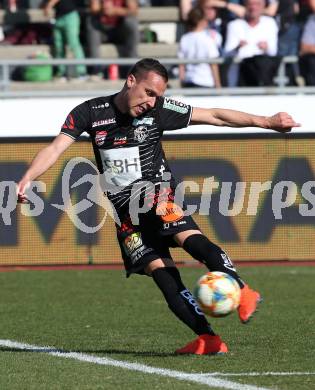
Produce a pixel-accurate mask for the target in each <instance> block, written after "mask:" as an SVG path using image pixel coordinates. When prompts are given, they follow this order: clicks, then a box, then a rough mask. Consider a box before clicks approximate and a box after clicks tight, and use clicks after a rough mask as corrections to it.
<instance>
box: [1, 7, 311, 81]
mask: <svg viewBox="0 0 315 390" xmlns="http://www.w3.org/2000/svg"><path fill="white" fill-rule="evenodd" d="M146 6H152V7H154V6H157V7H159V6H177V7H179V11H180V20H179V21H178V22H177V34H176V41H177V42H178V57H179V58H181V59H194V60H196V59H200V60H201V59H205V58H207V59H214V58H219V57H221V58H224V63H223V64H221V65H217V64H211V65H209V64H206V63H200V64H188V65H180V66H179V69H178V70H179V72H178V75H179V78H180V81H181V84H182V86H184V87H205V88H209V87H210V88H219V87H221V86H229V87H234V86H271V85H273V84H274V79H275V76H276V74H277V71H278V67H279V64H280V62H281V58H282V57H283V56H298V57H299V60H298V62H296V63H293V64H287V65H286V75H287V78H288V85H299V86H303V85H315V0H177V1H176V0H174V1H162V0H160V1H159V0H139V1H137V0H44V1H43V0H2V1H1V0H0V9H2V10H4V11H5V14H4V18H3V22H2V25H1V26H0V45H21V44H34V45H35V44H41V43H43V44H49V45H52V47H53V51H52V53H53V56H54V57H56V58H64V57H65V56H66V50H65V48H66V47H68V49H69V50H70V52H71V53H72V56H73V57H74V58H77V59H82V58H85V57H89V58H100V57H101V53H100V47H101V44H102V43H105V42H106V43H107V42H109V43H114V44H115V45H116V47H117V51H118V54H119V56H120V57H121V58H128V57H129V58H131V57H132V58H133V57H138V50H137V48H138V44H139V42H153V43H154V42H155V41H156V40H157V35H156V34H155V33H154V31H151V34H146V33H145V31H144V30H141V28H140V24H139V21H138V12H139V8H140V7H146ZM39 8H41V9H42V12H43V14H44V15H45V16H46V18H47V20H46V22H45V23H34V22H30V21H29V19H28V14H27V12H26V11H27V9H39ZM52 11H54V13H53V12H52ZM52 15H54V16H53V17H50V16H52ZM235 58H236V59H237V61H234V59H235ZM126 71H127V69H125V67H123V66H120V67H119V68H118V66H117V65H115V64H113V65H111V66H109V67H106V69H104V68H102V67H100V66H94V67H91V68H87V67H86V66H85V65H77V66H76V69H75V78H76V80H80V81H85V80H89V79H91V80H96V81H97V80H101V79H103V78H110V79H117V78H124V77H125V75H126ZM67 76H68V75H67V73H66V68H65V67H64V66H58V67H57V68H56V69H55V71H54V77H55V78H56V80H59V81H66V80H67ZM174 77H176V72H174Z"/></svg>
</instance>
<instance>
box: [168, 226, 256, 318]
mask: <svg viewBox="0 0 315 390" xmlns="http://www.w3.org/2000/svg"><path fill="white" fill-rule="evenodd" d="M174 239H175V241H176V242H177V244H178V245H180V246H181V247H182V248H183V249H185V251H186V252H188V253H189V254H190V255H191V256H192V257H193V258H195V259H196V260H198V261H200V262H201V263H203V264H205V265H206V267H207V268H208V270H209V271H220V272H225V273H227V274H229V275H231V276H232V277H233V278H234V279H235V280H236V281H237V282H238V284H239V286H240V288H241V301H240V305H239V307H238V314H239V318H240V320H241V322H243V323H247V322H248V321H249V319H250V318H251V317H252V316H253V314H254V313H255V311H256V310H257V304H258V303H259V302H260V301H261V297H260V294H259V293H258V292H256V291H254V290H252V289H250V288H249V287H248V285H246V284H245V283H244V282H243V280H242V279H241V278H240V277H239V275H238V273H237V272H236V269H235V267H234V265H233V263H232V261H231V260H230V258H229V256H228V255H227V254H226V253H225V252H224V251H223V250H222V249H221V248H220V247H219V246H217V245H216V244H214V243H212V242H211V241H210V240H209V239H208V238H207V237H206V236H204V235H203V234H202V233H201V232H200V231H198V230H187V231H184V232H181V233H177V234H176V235H175V236H174Z"/></svg>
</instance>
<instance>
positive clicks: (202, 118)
mask: <svg viewBox="0 0 315 390" xmlns="http://www.w3.org/2000/svg"><path fill="white" fill-rule="evenodd" d="M190 125H213V126H228V127H238V128H239V127H260V128H263V129H270V130H275V131H279V132H280V133H286V132H289V131H291V129H292V127H299V126H301V125H300V123H297V122H295V120H294V119H293V118H292V117H291V115H289V114H287V113H286V112H278V113H277V114H275V115H272V116H261V115H253V114H249V113H246V112H242V111H236V110H230V109H223V108H209V109H206V108H196V107H194V108H193V111H192V115H191V121H190Z"/></svg>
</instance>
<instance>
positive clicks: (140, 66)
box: [128, 58, 168, 83]
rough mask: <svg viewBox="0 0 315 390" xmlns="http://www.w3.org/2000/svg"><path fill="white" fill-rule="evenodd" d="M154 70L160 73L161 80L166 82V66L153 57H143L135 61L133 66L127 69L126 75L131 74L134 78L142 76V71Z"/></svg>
mask: <svg viewBox="0 0 315 390" xmlns="http://www.w3.org/2000/svg"><path fill="white" fill-rule="evenodd" d="M148 72H154V73H157V74H158V75H160V76H161V77H162V78H163V80H164V81H165V82H166V83H167V82H168V74H167V70H166V68H165V67H164V66H163V65H162V64H161V63H160V62H159V61H158V60H155V59H154V58H143V59H142V60H140V61H138V62H136V63H135V64H134V66H133V67H132V68H131V69H130V70H129V72H128V76H129V75H130V74H133V75H134V76H135V78H138V77H139V76H142V75H143V73H148Z"/></svg>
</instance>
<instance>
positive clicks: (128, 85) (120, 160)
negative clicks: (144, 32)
mask: <svg viewBox="0 0 315 390" xmlns="http://www.w3.org/2000/svg"><path fill="white" fill-rule="evenodd" d="M167 82H168V75H167V71H166V69H165V68H164V66H162V65H161V64H160V63H159V62H158V61H157V60H154V59H150V58H147V59H142V60H140V61H139V62H137V63H136V64H135V65H134V66H133V67H132V69H131V70H130V72H129V74H128V76H127V79H126V82H125V84H124V86H123V88H122V89H121V90H120V91H119V92H118V93H117V94H114V95H111V96H105V97H98V98H94V99H91V100H88V101H85V102H84V103H82V104H80V105H78V106H77V107H75V108H74V109H73V110H72V111H71V112H70V114H69V115H68V117H67V119H66V121H65V123H64V125H63V126H62V129H61V132H60V134H59V135H58V136H57V137H56V138H55V139H54V140H53V141H52V142H51V144H49V145H48V146H47V147H45V148H44V149H42V150H41V151H40V152H39V153H38V154H37V155H36V157H35V158H34V160H33V162H32V163H31V165H30V167H29V168H28V170H27V171H26V173H25V174H24V176H23V178H22V179H21V181H20V182H19V183H18V185H17V194H18V200H19V201H20V202H21V203H23V202H27V196H26V194H25V190H26V189H27V187H28V186H29V185H30V182H31V181H32V180H34V179H36V178H37V177H38V176H40V175H41V174H43V173H44V172H45V171H47V169H48V168H50V167H51V166H52V165H53V164H54V163H55V161H56V160H57V159H58V157H59V156H60V155H61V154H62V153H63V152H64V151H65V150H66V149H67V148H68V147H69V146H70V145H71V144H72V143H73V142H74V141H75V140H76V139H77V138H78V137H79V136H80V134H82V133H83V132H87V133H88V134H89V135H90V137H91V141H92V145H93V149H94V153H95V158H96V162H97V165H98V169H99V172H100V174H101V177H102V178H103V179H104V180H103V182H104V186H105V187H106V186H108V189H106V188H105V190H104V191H105V192H106V195H107V196H108V198H109V200H110V201H111V203H112V205H113V207H114V208H115V210H116V212H117V214H118V216H119V218H120V222H121V224H120V225H119V224H116V228H117V238H118V242H119V245H120V248H121V253H122V257H123V260H124V264H125V268H126V272H127V276H129V275H130V274H132V273H139V274H145V275H149V276H151V277H152V279H153V281H154V282H155V283H156V285H157V286H158V287H159V289H160V290H161V292H162V293H163V295H164V298H165V300H166V302H167V304H168V306H169V308H170V310H171V311H172V312H173V313H174V314H175V315H176V316H177V317H178V318H179V319H180V320H181V321H182V322H183V323H184V324H186V325H187V326H188V327H189V328H191V329H192V330H193V332H195V333H196V335H197V336H198V337H197V338H196V339H195V340H194V341H192V342H190V343H189V344H187V345H186V346H184V347H183V348H180V349H178V350H177V351H176V352H177V353H181V354H185V353H191V354H216V353H225V352H227V351H228V348H227V346H226V344H225V343H224V342H223V341H222V340H221V338H220V336H219V335H216V334H215V333H214V331H213V330H212V328H211V326H210V325H209V323H208V322H207V320H206V318H205V316H204V314H203V313H202V311H201V310H200V308H199V307H198V306H197V304H196V302H195V301H194V299H193V297H192V295H191V293H190V292H189V290H188V289H187V288H186V287H185V286H184V284H183V282H182V280H181V276H180V273H179V271H178V269H177V268H176V266H175V264H174V262H173V260H172V257H171V255H170V252H169V248H170V247H171V246H180V247H182V248H183V249H184V250H185V251H187V252H188V253H189V254H190V255H191V256H192V257H194V258H195V259H197V260H198V261H200V262H202V263H203V264H205V266H206V267H207V268H208V269H209V270H210V271H222V272H225V273H227V274H229V275H231V276H233V277H234V278H235V279H236V280H237V282H238V284H239V286H240V288H241V301H240V305H239V308H238V314H239V318H240V321H241V322H243V323H246V322H248V320H249V319H250V317H251V316H252V315H253V313H254V312H255V311H256V308H257V305H258V302H259V301H260V294H259V293H258V292H256V291H254V290H252V289H251V288H249V287H248V285H247V284H245V283H244V282H243V281H242V280H241V279H240V277H239V275H238V274H237V272H236V270H235V268H234V266H233V263H232V262H231V260H230V259H229V257H228V255H227V254H226V253H225V252H224V251H223V250H222V249H221V248H220V247H219V246H217V245H216V244H214V243H213V242H211V241H210V240H209V239H208V238H207V237H206V236H204V235H203V234H202V233H201V231H200V230H199V228H198V226H197V225H196V223H195V222H194V220H193V219H192V218H191V217H190V216H185V215H184V213H183V209H182V208H181V207H180V206H179V205H177V204H176V203H175V202H174V191H175V188H176V187H175V181H174V178H173V176H172V174H171V171H170V168H169V166H168V164H167V161H166V157H165V155H164V152H163V149H162V145H161V137H162V135H163V131H164V130H176V129H180V128H184V127H186V126H189V125H194V124H209V125H214V126H230V127H248V126H254V127H260V128H264V129H273V130H276V131H279V132H283V133H285V132H288V131H290V130H291V128H292V127H295V126H299V124H298V123H296V122H295V121H294V120H293V119H292V117H291V116H290V115H288V114H287V113H284V112H281V113H278V114H275V115H273V116H268V117H267V116H257V115H251V114H247V113H244V112H239V111H235V110H228V109H219V108H209V109H204V108H196V107H191V106H189V105H186V104H183V103H181V102H177V101H175V100H172V99H169V98H165V97H163V93H164V92H165V89H166V87H167ZM165 177H168V179H170V180H169V184H168V187H167V188H165V186H164V187H163V184H165V183H164V178H165ZM144 181H145V182H146V183H148V182H149V183H151V192H150V191H148V188H146V190H145V191H144V190H143V191H142V190H141V185H140V187H137V188H138V189H139V188H140V190H139V191H135V190H134V189H135V188H136V187H135V185H136V184H139V183H140V182H144ZM149 187H150V185H149ZM139 194H140V195H139ZM139 202H140V203H139ZM144 205H147V209H148V211H147V212H145V213H144V212H142V213H140V212H139V213H138V221H135V219H136V218H135V210H139V206H141V207H143V206H144ZM149 206H151V207H149Z"/></svg>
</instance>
